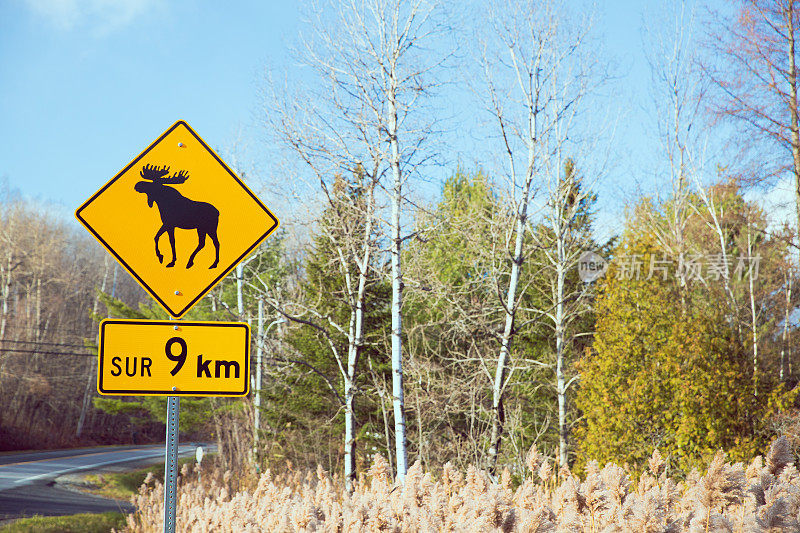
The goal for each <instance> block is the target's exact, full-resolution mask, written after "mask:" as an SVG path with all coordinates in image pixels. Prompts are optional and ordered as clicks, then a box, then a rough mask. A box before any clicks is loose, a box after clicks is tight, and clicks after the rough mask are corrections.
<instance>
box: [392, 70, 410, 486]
mask: <svg viewBox="0 0 800 533" xmlns="http://www.w3.org/2000/svg"><path fill="white" fill-rule="evenodd" d="M390 75H391V87H390V92H389V98H388V100H389V102H388V103H389V131H388V133H389V144H390V149H391V154H390V156H389V157H390V166H391V171H392V179H393V185H392V214H391V221H390V226H391V237H390V238H391V263H392V396H393V403H394V438H395V456H396V462H397V482H398V483H400V484H403V483H405V478H406V472H407V471H408V465H407V452H406V415H405V405H404V403H403V341H402V335H403V317H402V305H403V273H402V270H401V268H400V267H401V265H400V248H401V244H402V240H401V237H400V202H401V201H402V192H403V191H402V185H403V182H402V175H401V169H400V143H399V141H398V139H397V101H396V86H395V83H396V81H395V78H394V75H395V73H394V70H392V72H391V73H390Z"/></svg>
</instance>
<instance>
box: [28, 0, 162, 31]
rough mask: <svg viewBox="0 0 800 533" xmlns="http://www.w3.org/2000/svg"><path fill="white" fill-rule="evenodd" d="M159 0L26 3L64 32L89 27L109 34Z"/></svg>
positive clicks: (45, 0) (30, 0) (39, 0)
mask: <svg viewBox="0 0 800 533" xmlns="http://www.w3.org/2000/svg"><path fill="white" fill-rule="evenodd" d="M157 3H159V0H25V4H26V5H27V6H28V8H29V9H30V10H31V11H33V12H34V13H35V14H36V15H38V16H40V17H42V18H44V19H45V20H47V21H48V22H49V23H50V24H52V25H54V26H56V27H57V28H59V29H62V30H73V29H78V28H84V27H90V28H91V30H92V32H93V33H107V32H108V31H111V30H114V29H117V28H120V27H123V26H125V25H127V24H128V23H130V22H131V21H133V20H134V19H135V18H136V17H138V16H139V15H141V14H143V13H144V12H146V11H147V10H148V9H150V8H152V7H154V6H155V5H156V4H157Z"/></svg>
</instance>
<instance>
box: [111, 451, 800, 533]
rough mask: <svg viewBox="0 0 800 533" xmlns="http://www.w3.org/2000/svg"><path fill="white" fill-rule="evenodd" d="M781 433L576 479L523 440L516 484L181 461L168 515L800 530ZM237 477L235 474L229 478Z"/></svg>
mask: <svg viewBox="0 0 800 533" xmlns="http://www.w3.org/2000/svg"><path fill="white" fill-rule="evenodd" d="M793 460H794V459H793V455H792V453H791V449H790V447H789V443H788V441H786V440H785V439H783V438H781V439H778V440H776V441H775V442H774V443H773V445H772V447H771V449H770V452H769V453H768V454H767V456H766V458H761V457H757V458H756V459H755V460H753V462H752V463H751V464H750V465H749V466H747V467H745V465H743V464H741V463H737V464H730V463H728V462H726V459H725V455H724V454H723V453H722V452H719V453H718V454H717V455H716V457H714V459H713V461H712V462H711V464H710V465H709V467H708V470H707V471H706V472H705V474H701V473H699V472H697V471H693V472H691V473H690V474H689V475H688V476H687V478H686V480H685V481H682V482H676V481H674V480H673V479H671V478H669V477H667V475H666V473H665V472H664V468H663V460H662V458H661V457H660V455H659V454H658V452H657V451H656V452H655V453H654V454H653V457H652V458H651V459H650V463H649V471H648V472H647V473H645V474H643V475H642V476H641V477H640V478H639V480H638V483H635V484H634V483H632V481H631V479H630V478H629V475H628V473H627V472H626V471H625V470H624V469H623V468H621V467H619V466H617V465H614V464H608V465H606V466H605V467H603V468H602V469H601V468H600V467H599V465H598V464H597V463H595V462H593V463H590V464H589V465H588V467H587V469H586V476H585V479H584V480H583V481H581V480H580V479H578V478H576V477H575V476H573V475H572V474H571V473H569V472H568V471H566V470H561V471H559V472H557V471H555V470H554V469H553V468H552V467H551V466H550V464H549V462H548V460H547V459H546V458H544V457H542V456H540V455H539V454H538V453H536V450H535V449H534V450H531V452H530V453H529V454H528V457H527V461H526V463H527V470H528V472H527V473H526V474H527V475H526V479H525V480H524V481H523V482H522V483H521V484H519V485H518V486H517V487H516V488H514V487H513V486H512V482H511V474H510V473H509V472H508V471H507V470H506V471H504V472H503V473H502V475H501V476H500V478H499V479H498V480H497V481H496V482H493V481H492V480H490V478H489V476H488V475H487V474H486V473H485V472H482V471H479V470H477V469H475V468H473V467H470V468H469V469H468V470H467V472H466V475H464V474H462V473H461V472H459V471H457V470H456V469H455V468H453V467H452V466H450V465H449V464H448V465H445V467H444V468H443V470H442V472H441V475H439V476H437V478H434V476H432V475H431V474H430V473H426V472H423V471H422V469H421V468H420V466H419V464H416V465H414V466H413V467H412V468H411V469H410V470H409V472H408V477H407V479H406V484H405V488H404V489H403V488H402V487H398V486H395V485H393V483H392V481H391V479H390V473H389V468H388V464H387V463H386V461H385V460H384V459H383V458H382V457H376V459H375V462H374V463H373V465H372V467H371V469H370V471H369V472H368V473H367V474H366V475H362V476H361V479H360V480H359V483H358V486H357V489H356V491H355V492H354V493H353V494H351V495H347V494H344V493H343V491H342V490H341V488H340V487H341V484H340V483H339V482H338V480H337V479H335V478H331V477H330V476H329V475H328V474H327V473H326V472H324V471H323V470H322V469H318V470H317V471H316V472H315V473H307V474H305V475H302V474H300V473H291V472H290V473H287V474H283V475H280V476H273V475H272V474H271V473H270V472H266V473H264V474H263V475H262V476H261V477H260V479H258V481H257V483H254V485H255V486H252V487H251V488H250V489H244V488H243V489H240V490H238V491H235V492H234V491H232V489H230V488H229V487H231V486H233V485H232V482H233V480H232V475H231V473H230V472H226V473H224V474H222V473H219V472H213V473H212V472H204V473H203V474H202V476H201V480H199V481H198V479H197V476H196V475H195V473H194V472H190V471H189V469H188V467H184V470H183V476H182V481H181V486H180V488H179V503H178V515H177V520H178V526H179V530H181V531H187V532H223V531H231V532H234V531H235V532H255V531H280V532H283V531H330V532H355V531H398V532H401V531H402V532H405V531H409V532H410V531H425V532H427V531H430V532H433V531H476V532H477V531H519V532H551V531H552V532H562V531H563V532H568V531H575V532H584V531H585V532H598V533H599V532H628V531H631V532H641V533H654V532H672V531H688V532H738V531H742V532H745V531H746V532H756V531H758V532H777V531H798V530H800V521H799V519H800V516H798V512H799V511H800V475H798V471H797V469H796V468H795V466H794V464H793ZM237 485H239V486H243V484H238V483H237ZM162 499H163V488H162V486H161V485H160V484H159V483H158V482H157V481H156V482H152V481H151V480H147V483H146V484H145V485H143V486H142V488H141V489H140V491H139V494H138V495H137V496H135V497H134V499H133V503H134V504H135V505H137V507H138V509H140V511H139V512H138V513H137V514H135V515H130V516H129V517H128V526H127V528H126V530H125V531H128V532H131V533H138V532H158V531H162V527H163V526H162V520H163V518H162V513H163V510H162Z"/></svg>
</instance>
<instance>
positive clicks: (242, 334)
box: [97, 319, 250, 396]
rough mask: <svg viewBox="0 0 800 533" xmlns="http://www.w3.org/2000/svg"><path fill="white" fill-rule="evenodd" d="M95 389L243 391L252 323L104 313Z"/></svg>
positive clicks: (123, 392)
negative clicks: (110, 316) (113, 316)
mask: <svg viewBox="0 0 800 533" xmlns="http://www.w3.org/2000/svg"><path fill="white" fill-rule="evenodd" d="M98 356H99V359H98V361H99V364H98V371H97V390H98V392H100V394H107V395H135V396H164V395H167V396H246V395H247V392H248V390H249V383H250V328H249V327H248V325H247V324H245V323H241V322H189V321H180V322H172V321H157V320H122V319H108V320H103V322H102V323H101V324H100V346H99V349H98Z"/></svg>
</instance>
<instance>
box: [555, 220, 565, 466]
mask: <svg viewBox="0 0 800 533" xmlns="http://www.w3.org/2000/svg"><path fill="white" fill-rule="evenodd" d="M562 228H563V226H562ZM563 229H566V228H563ZM564 263H565V258H564V235H563V234H561V235H559V236H558V264H557V265H556V315H555V318H556V320H555V326H556V327H555V333H556V394H557V395H558V464H559V466H566V465H567V386H566V383H565V380H564V330H565V324H564V277H565V270H564Z"/></svg>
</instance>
